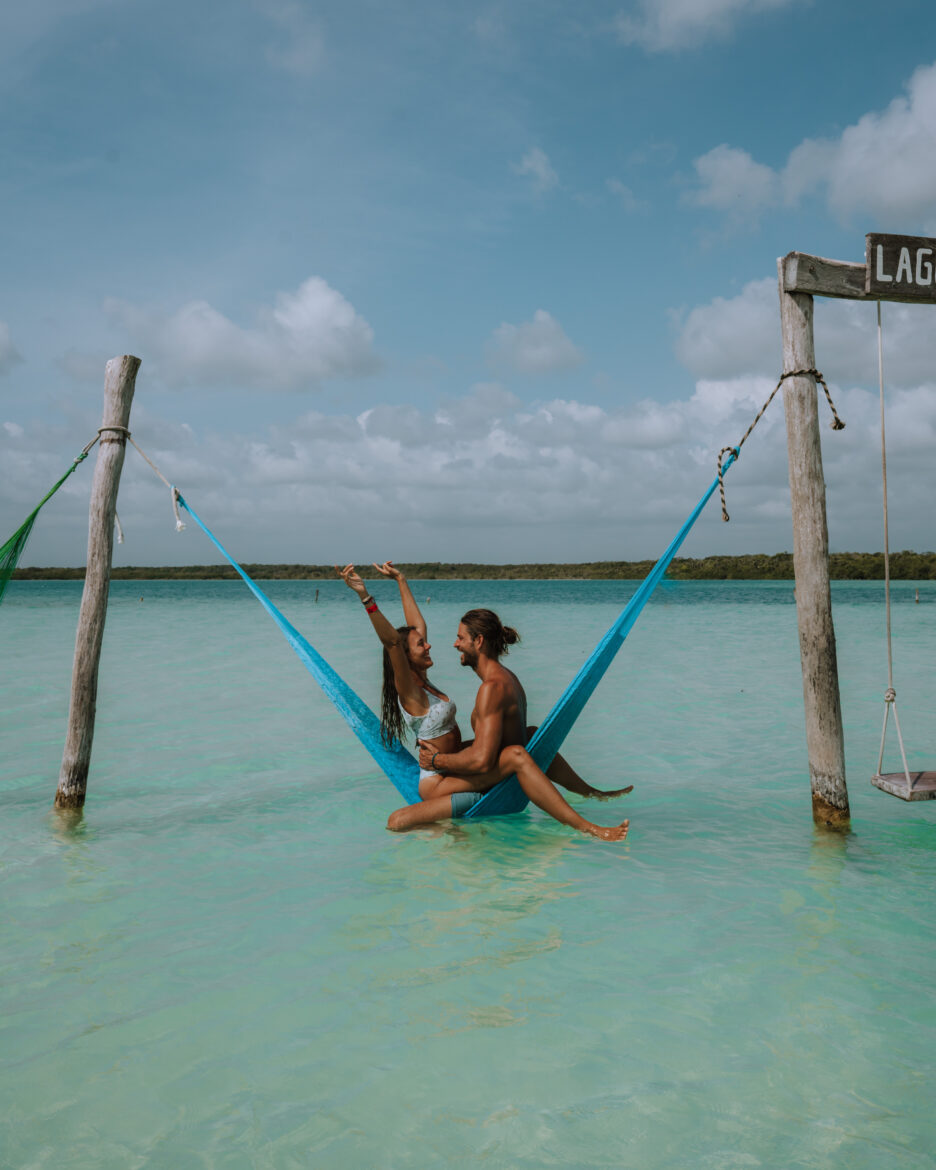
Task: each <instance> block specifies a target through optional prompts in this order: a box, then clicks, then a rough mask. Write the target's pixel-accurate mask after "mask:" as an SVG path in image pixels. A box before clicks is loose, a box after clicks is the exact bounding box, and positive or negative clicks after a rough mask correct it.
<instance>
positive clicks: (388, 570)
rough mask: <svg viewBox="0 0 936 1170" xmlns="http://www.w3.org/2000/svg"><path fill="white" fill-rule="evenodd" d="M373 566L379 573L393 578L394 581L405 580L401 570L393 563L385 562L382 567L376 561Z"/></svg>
mask: <svg viewBox="0 0 936 1170" xmlns="http://www.w3.org/2000/svg"><path fill="white" fill-rule="evenodd" d="M373 564H374V568H375V569H376V570H377V572H378V573H383V575H384V576H385V577H392V578H393V580H394V581H403V580H405V578H404V576H403V574H402V573H401V572H400V570H399V569H397V568H395V567H394V564H393V561H384V563H383V564H382V565H378V564H377V563H376V561H375V562H373Z"/></svg>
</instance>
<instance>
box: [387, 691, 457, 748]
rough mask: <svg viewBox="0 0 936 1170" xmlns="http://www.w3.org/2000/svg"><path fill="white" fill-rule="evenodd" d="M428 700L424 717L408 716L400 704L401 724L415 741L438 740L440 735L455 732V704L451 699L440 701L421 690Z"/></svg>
mask: <svg viewBox="0 0 936 1170" xmlns="http://www.w3.org/2000/svg"><path fill="white" fill-rule="evenodd" d="M423 694H424V695H425V696H426V698H427V699H428V700H429V710H428V711H427V712H426V714H425V715H410V713H409V711H407V710H406V708H405V707H404V706H403V704H402V703H400V698H399V695H398V696H397V702H398V703H400V714H401V715H402V716H403V722H404V723H405V724H406V726H407V727H408V728H409V730H410V731H411V732H412V733H413V735H414V736H416V738H417V739H438V738H439V736H440V735H445V734H446V732H449V731H454V730H455V726H456V724H455V704H454V703H453V702H452V701H451V699H440V698H439V696H438V695H433V694H432V692H431V691H427V690H425V689H424V690H423Z"/></svg>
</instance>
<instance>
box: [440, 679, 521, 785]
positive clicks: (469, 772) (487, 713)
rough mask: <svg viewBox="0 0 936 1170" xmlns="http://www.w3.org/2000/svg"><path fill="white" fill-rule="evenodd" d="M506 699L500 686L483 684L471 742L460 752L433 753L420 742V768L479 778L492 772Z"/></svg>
mask: <svg viewBox="0 0 936 1170" xmlns="http://www.w3.org/2000/svg"><path fill="white" fill-rule="evenodd" d="M507 700H508V695H507V694H506V692H505V688H504V686H503V684H502V683H499V682H493V681H491V682H483V683H482V684H481V688H480V690H479V691H478V697H477V699H476V700H475V721H474V722H475V728H474V731H475V738H474V742H473V743H471V744H469V745H468V747H466V748H462V750H461V751H460V752H434V751H433V750H432V748H431V747H430V746H428V745H426V744H424V743H423V741H422V740H420V741H419V764H420V767H422V768H431V769H432V770H433V771H434V772H440V773H442V774H444V775H446V776H479V775H483V774H484V773H486V772H491V771H493V769H494V766H495V765H496V764H497V760H498V757H499V756H500V750H501V741H502V739H503V737H504V707H505V705H506V702H507Z"/></svg>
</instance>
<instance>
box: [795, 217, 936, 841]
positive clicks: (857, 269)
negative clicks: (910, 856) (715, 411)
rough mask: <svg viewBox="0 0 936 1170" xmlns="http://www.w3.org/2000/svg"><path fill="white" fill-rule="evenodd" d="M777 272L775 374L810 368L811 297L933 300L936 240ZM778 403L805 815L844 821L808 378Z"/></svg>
mask: <svg viewBox="0 0 936 1170" xmlns="http://www.w3.org/2000/svg"><path fill="white" fill-rule="evenodd" d="M777 270H778V273H779V276H780V321H781V327H782V332H783V368H784V371H787V370H810V369H815V364H816V362H815V347H814V344H813V297H814V296H823V297H839V298H844V299H846V300H852V301H903V302H906V303H909V304H920V303H921V302H927V303H929V304H934V303H936V239H933V238H930V237H927V236H894V235H877V234H873V233H872V234H870V235H867V236H866V237H865V262H864V264H849V263H847V262H845V261H841V260H826V259H825V258H823V257H822V256H809V255H806V254H805V253H803V252H790V253H788V254H787V255H786V256H784V257H783V259H781V260H778V261H777ZM783 406H784V410H785V412H786V420H787V450H788V455H789V464H790V498H791V502H792V505H793V570H794V573H795V575H796V613H797V620H798V622H799V637H800V661H801V664H802V668H803V698H804V700H805V703H806V747H807V751H808V754H809V777H810V783H811V785H812V800H813V817H814V819H815V820H816V823H817V824H822V825H827V826H830V827H832V828H847V826H848V818H849V812H848V790H847V788H846V786H845V750H844V735H843V733H842V709H841V703H840V701H839V687H838V666H837V663H836V656H835V630H834V629H833V626H832V603H831V591H830V588H829V536H828V529H827V527H826V508H825V481H824V479H823V475H822V451H821V449H820V445H819V420H818V414H817V409H816V384H815V382H814V380H813V378H812V377H811V376H807V375H804V376H801V377H798V378H788V379H787V381H786V382H785V383H784V391H783Z"/></svg>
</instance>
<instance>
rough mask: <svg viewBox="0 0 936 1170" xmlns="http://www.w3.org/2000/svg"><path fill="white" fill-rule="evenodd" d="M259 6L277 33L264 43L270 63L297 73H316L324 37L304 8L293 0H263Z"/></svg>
mask: <svg viewBox="0 0 936 1170" xmlns="http://www.w3.org/2000/svg"><path fill="white" fill-rule="evenodd" d="M262 10H263V12H264V13H265V14H266V16H267V17H269V19H270V20H271V21H272V23H273V24H274V26H275V27H276V29H277V30H278V32H279V34H280V35H279V39H278V41H277V43H276V44H274V45H269V46H268V47H267V51H266V55H267V60H268V61H269V62H270V64H271V65H273V66H274V67H275V68H277V69H283V70H285V71H286V72H287V73H295V74H297V75H298V76H300V77H309V76H311V75H312V74H314V73H317V72H318V71H319V69H320V68H321V66H322V62H323V61H324V59H325V39H324V36H323V34H322V29H321V26H320V25H319V24H318V22H317V21H315V20H313V19H311V17H310V16H309V13H308V11H307V9H306V8H304V7H303V6H302V5H301V4H299V3H297V2H296V0H264V2H263V5H262Z"/></svg>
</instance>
